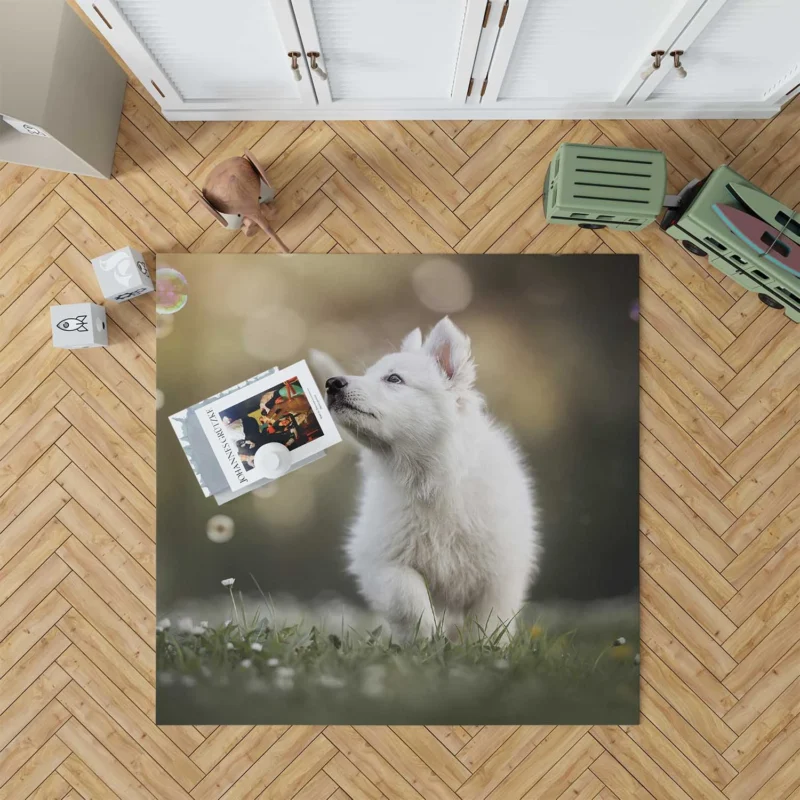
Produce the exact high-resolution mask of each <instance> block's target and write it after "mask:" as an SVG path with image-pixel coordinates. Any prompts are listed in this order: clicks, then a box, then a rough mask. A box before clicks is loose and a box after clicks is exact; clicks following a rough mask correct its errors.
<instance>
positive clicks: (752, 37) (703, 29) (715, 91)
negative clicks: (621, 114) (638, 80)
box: [634, 0, 800, 109]
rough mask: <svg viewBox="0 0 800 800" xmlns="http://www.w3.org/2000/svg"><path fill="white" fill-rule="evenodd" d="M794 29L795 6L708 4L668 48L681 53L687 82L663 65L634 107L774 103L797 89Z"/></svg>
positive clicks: (740, 1) (768, 1)
mask: <svg viewBox="0 0 800 800" xmlns="http://www.w3.org/2000/svg"><path fill="white" fill-rule="evenodd" d="M710 12H716V13H713V14H711V13H710ZM703 17H708V19H707V20H705V19H703ZM798 23H800V2H798V0H759V1H758V2H751V0H727V2H725V1H724V0H714V2H709V3H707V7H706V8H704V9H703V14H702V15H701V17H700V18H699V19H696V20H693V21H692V24H691V25H688V26H687V27H686V28H685V29H684V30H682V31H681V33H680V34H679V35H678V37H676V39H675V41H673V42H671V43H670V45H669V50H670V51H683V54H682V55H681V57H680V58H681V62H682V65H683V67H684V70H685V71H686V77H685V78H680V76H679V73H678V71H677V70H675V69H674V68H673V69H670V68H669V65H668V64H667V65H666V66H667V67H668V68H667V69H665V70H663V71H658V73H657V74H654V75H653V78H652V79H651V80H650V81H649V82H648V83H647V85H646V86H643V87H642V88H641V90H640V91H639V92H638V93H637V95H636V96H635V98H634V103H635V104H637V105H639V104H642V103H646V104H652V105H658V104H673V103H675V104H677V103H688V104H691V105H692V106H693V107H696V108H698V109H700V108H702V107H703V106H705V105H707V104H710V103H739V102H746V103H760V102H769V103H772V102H776V101H778V102H779V101H780V100H781V99H782V98H783V97H784V96H786V95H787V93H791V92H792V91H793V90H796V89H797V86H796V85H797V84H798V83H800V42H799V41H798Z"/></svg>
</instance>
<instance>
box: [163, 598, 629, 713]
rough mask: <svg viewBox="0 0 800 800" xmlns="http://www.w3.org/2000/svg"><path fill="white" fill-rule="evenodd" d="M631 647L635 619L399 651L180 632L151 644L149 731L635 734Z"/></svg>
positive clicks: (326, 633)
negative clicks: (419, 727) (308, 728)
mask: <svg viewBox="0 0 800 800" xmlns="http://www.w3.org/2000/svg"><path fill="white" fill-rule="evenodd" d="M545 616H546V614H545ZM478 627H479V626H478ZM619 637H624V639H625V640H626V642H625V643H624V644H616V645H615V644H614V642H615V640H617V639H618V638H619ZM637 642H638V621H637V620H636V617H635V616H633V617H630V616H628V617H625V618H624V619H623V620H622V621H621V620H619V619H616V620H614V621H612V620H604V619H599V620H598V619H596V618H593V619H586V618H581V617H580V615H578V616H577V618H574V619H567V620H563V619H562V620H561V621H559V622H556V623H551V624H547V625H545V623H544V622H542V619H541V618H539V620H538V621H537V620H536V619H535V618H533V617H532V613H531V612H530V610H527V611H526V618H525V620H524V621H523V622H522V624H521V625H520V630H519V632H518V633H516V634H515V635H514V636H513V637H509V636H508V635H507V634H506V631H505V630H504V629H503V628H500V629H498V630H493V631H486V630H483V629H480V630H476V629H475V628H473V631H472V635H470V636H461V637H459V638H458V639H456V640H450V639H447V638H446V637H445V636H444V635H443V634H442V632H441V631H438V632H437V633H436V634H434V635H433V636H430V637H424V636H421V635H419V634H417V636H416V637H415V638H414V639H413V641H411V642H408V643H404V644H400V643H398V642H395V641H393V640H392V638H391V636H389V635H388V634H387V633H386V632H385V631H384V630H382V629H381V628H376V629H373V630H371V631H357V630H354V629H352V628H345V627H344V625H343V624H342V626H340V628H339V629H338V630H336V631H335V632H334V631H332V630H331V629H330V628H326V629H322V628H321V627H317V626H314V625H310V624H303V623H300V624H296V625H289V626H286V627H272V626H271V625H270V624H268V622H267V621H265V620H259V619H258V618H254V619H252V620H251V621H249V622H246V623H243V624H237V623H235V622H228V623H226V624H223V625H220V626H218V627H207V626H206V627H203V626H196V627H190V626H189V624H188V623H185V624H184V625H183V626H181V630H176V628H175V627H172V626H171V627H169V628H168V629H167V630H160V631H159V632H158V634H157V640H156V653H157V666H158V675H159V683H158V722H159V723H160V724H179V723H183V724H259V723H260V724H270V723H272V724H280V723H283V724H288V723H292V724H303V723H306V724H312V723H317V724H323V723H330V724H336V723H341V724H344V723H347V724H367V723H376V724H509V723H517V724H522V723H525V724H590V723H591V724H609V723H629V724H630V723H636V722H637V721H638V709H639V667H638V656H637V650H638V645H637V644H636V643H637Z"/></svg>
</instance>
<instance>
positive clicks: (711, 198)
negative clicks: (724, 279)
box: [660, 166, 800, 322]
mask: <svg viewBox="0 0 800 800" xmlns="http://www.w3.org/2000/svg"><path fill="white" fill-rule="evenodd" d="M731 185H734V186H736V185H744V186H748V187H750V188H752V189H755V190H756V191H759V192H760V191H761V190H760V189H758V187H757V186H754V185H753V184H752V183H750V182H749V181H747V180H745V179H744V178H743V177H742V176H741V175H739V173H738V172H735V171H734V170H732V169H731V168H730V167H724V166H723V167H717V169H715V170H714V171H713V172H712V173H711V174H710V175H709V176H708V177H706V178H705V179H704V180H702V181H699V182H694V181H693V182H692V183H690V184H689V185H688V186H687V187H686V188H685V189H684V190H683V192H681V194H679V195H678V206H677V207H675V208H669V209H667V212H666V214H664V217H663V219H662V220H661V223H660V225H661V229H662V230H663V231H665V232H666V233H667V234H668V235H669V236H671V237H672V238H673V239H677V240H678V241H679V242H681V244H682V245H683V246H684V247H685V248H686V249H687V250H688V251H689V252H690V253H693V254H694V255H696V256H708V260H709V261H710V262H711V264H712V265H713V266H715V267H716V268H717V269H718V270H719V271H720V272H724V273H725V274H726V275H728V276H729V277H731V278H733V280H735V281H736V282H737V283H738V284H741V285H742V286H744V288H745V289H749V290H750V291H751V292H757V293H758V296H759V299H760V300H761V301H762V302H763V303H765V304H766V305H768V306H770V307H771V308H783V309H784V310H785V312H786V316H787V317H789V319H791V320H793V321H794V322H800V276H798V275H795V274H793V273H791V272H789V271H787V270H785V269H782V268H781V267H779V266H776V265H774V264H773V263H771V262H770V261H769V259H766V258H762V257H761V256H759V255H758V253H756V252H755V251H754V250H753V249H752V248H751V247H749V246H748V244H747V243H746V242H745V241H743V240H742V239H741V238H739V237H738V236H737V235H736V234H735V233H734V232H733V231H732V230H731V229H730V228H729V227H728V226H727V225H725V223H724V222H723V221H722V219H721V218H720V217H719V215H718V214H717V213H716V212H715V211H714V209H713V206H714V205H721V204H724V205H728V206H733V207H734V208H738V209H741V210H743V211H747V210H748V209H747V208H745V207H744V206H742V204H741V202H740V201H739V198H738V197H737V196H736V194H734V193H733V192H732V191H731V190H730V188H729V187H730V186H731Z"/></svg>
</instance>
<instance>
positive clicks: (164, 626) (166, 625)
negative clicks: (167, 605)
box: [156, 617, 172, 632]
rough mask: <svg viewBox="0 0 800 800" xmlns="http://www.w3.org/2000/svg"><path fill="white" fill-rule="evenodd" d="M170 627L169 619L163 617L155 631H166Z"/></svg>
mask: <svg viewBox="0 0 800 800" xmlns="http://www.w3.org/2000/svg"><path fill="white" fill-rule="evenodd" d="M171 627H172V623H171V622H170V620H169V617H164V619H162V620H161V622H159V623H158V625H156V630H157V631H159V632H160V631H168V630H169V629H170V628H171Z"/></svg>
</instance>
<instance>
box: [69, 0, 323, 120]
mask: <svg viewBox="0 0 800 800" xmlns="http://www.w3.org/2000/svg"><path fill="white" fill-rule="evenodd" d="M80 4H81V5H82V6H83V8H84V10H85V11H86V13H87V14H89V15H90V16H91V18H92V19H94V20H95V23H96V25H97V26H98V28H99V30H100V32H101V33H103V34H104V35H105V36H106V38H107V39H108V40H109V42H110V43H111V44H112V45H113V46H114V47H115V48H116V50H117V52H118V53H119V54H120V55H121V56H122V58H123V60H124V61H125V62H126V63H127V64H128V66H129V67H130V68H131V69H132V70H133V72H134V73H135V74H136V75H137V77H138V78H139V79H140V80H141V82H142V83H143V84H144V86H145V87H146V88H147V89H148V90H149V91H150V92H151V93H152V94H153V96H154V97H155V98H156V100H157V101H158V102H159V103H160V104H161V105H162V107H163V108H164V109H165V111H166V110H170V111H175V112H189V113H190V114H191V112H192V111H194V110H196V109H203V111H205V112H208V114H209V115H213V114H215V113H225V112H231V113H232V114H235V113H238V112H241V113H246V112H247V111H256V110H262V109H263V110H267V109H271V108H281V109H292V108H301V107H305V108H308V107H313V106H314V105H315V103H316V99H315V97H314V90H313V87H312V86H311V81H310V78H309V74H308V71H307V68H306V62H305V60H304V59H302V58H298V59H297V67H298V69H297V70H292V68H291V67H292V59H291V57H290V56H289V55H288V54H289V53H290V52H298V53H299V52H300V51H301V49H302V43H301V41H300V37H299V35H298V33H297V29H296V27H295V23H294V15H293V12H292V7H291V3H290V0H225V2H220V0H113V2H112V1H111V0H104V1H103V0H101V1H100V2H86V3H84V2H81V3H80ZM298 74H299V75H300V80H296V78H297V75H298Z"/></svg>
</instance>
